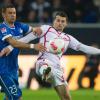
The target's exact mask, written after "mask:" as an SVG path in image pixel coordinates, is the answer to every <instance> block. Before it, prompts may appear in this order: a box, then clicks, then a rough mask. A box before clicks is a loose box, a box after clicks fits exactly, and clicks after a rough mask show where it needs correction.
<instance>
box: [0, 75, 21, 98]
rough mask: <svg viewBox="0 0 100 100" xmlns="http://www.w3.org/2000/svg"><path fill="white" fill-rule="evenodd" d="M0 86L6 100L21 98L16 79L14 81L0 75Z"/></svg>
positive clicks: (8, 76)
mask: <svg viewBox="0 0 100 100" xmlns="http://www.w3.org/2000/svg"><path fill="white" fill-rule="evenodd" d="M0 85H1V87H2V89H3V91H4V93H5V94H6V96H7V97H8V100H18V99H19V98H20V97H21V96H22V91H21V89H20V88H19V84H18V79H14V78H13V77H12V76H10V75H5V74H3V75H0Z"/></svg>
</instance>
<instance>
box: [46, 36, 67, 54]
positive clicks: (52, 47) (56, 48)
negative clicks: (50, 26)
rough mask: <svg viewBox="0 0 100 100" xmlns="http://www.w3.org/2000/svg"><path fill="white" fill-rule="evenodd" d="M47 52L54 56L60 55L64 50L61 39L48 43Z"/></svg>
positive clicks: (63, 43)
mask: <svg viewBox="0 0 100 100" xmlns="http://www.w3.org/2000/svg"><path fill="white" fill-rule="evenodd" d="M48 48H49V52H51V53H54V54H61V53H63V52H64V49H65V42H64V40H63V39H62V38H54V39H52V40H50V41H49V47H48Z"/></svg>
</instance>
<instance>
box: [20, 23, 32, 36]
mask: <svg viewBox="0 0 100 100" xmlns="http://www.w3.org/2000/svg"><path fill="white" fill-rule="evenodd" d="M21 28H22V29H23V33H24V34H27V33H29V32H30V31H31V29H32V27H31V26H29V25H28V24H24V23H21Z"/></svg>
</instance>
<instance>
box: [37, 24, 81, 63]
mask: <svg viewBox="0 0 100 100" xmlns="http://www.w3.org/2000/svg"><path fill="white" fill-rule="evenodd" d="M41 29H42V35H41V37H40V43H42V44H44V46H45V47H47V46H48V42H49V41H50V40H51V39H54V38H57V37H60V38H63V39H64V41H65V51H66V50H67V49H68V48H72V49H74V50H78V47H79V45H80V44H81V43H80V42H79V41H77V40H76V39H75V38H74V37H72V36H71V35H68V34H65V33H63V32H59V31H57V30H56V29H55V28H53V27H52V26H49V25H42V26H41ZM61 56H62V54H59V55H58V54H53V53H49V52H43V53H41V52H40V53H39V58H38V59H48V60H50V61H53V62H54V63H57V64H58V62H59V63H60V61H59V60H60V58H61Z"/></svg>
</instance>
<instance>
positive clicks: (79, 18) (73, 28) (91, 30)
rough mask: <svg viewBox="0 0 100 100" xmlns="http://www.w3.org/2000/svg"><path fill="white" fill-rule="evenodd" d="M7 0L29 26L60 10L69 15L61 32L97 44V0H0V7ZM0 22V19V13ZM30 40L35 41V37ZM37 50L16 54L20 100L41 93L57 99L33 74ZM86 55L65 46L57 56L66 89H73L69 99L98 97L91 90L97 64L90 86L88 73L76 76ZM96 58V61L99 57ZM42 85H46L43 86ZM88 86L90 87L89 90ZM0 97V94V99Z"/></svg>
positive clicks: (99, 82) (99, 74)
mask: <svg viewBox="0 0 100 100" xmlns="http://www.w3.org/2000/svg"><path fill="white" fill-rule="evenodd" d="M9 3H13V4H14V5H15V6H16V9H17V17H18V20H19V21H22V22H25V23H28V24H30V25H32V26H37V25H40V24H45V23H46V24H51V22H52V19H53V16H54V14H55V13H56V12H57V11H62V10H63V11H65V12H66V13H67V14H68V16H69V25H68V28H66V29H65V30H64V32H66V33H68V34H71V35H72V36H74V37H75V38H77V39H78V40H79V41H81V42H82V43H84V44H87V45H97V46H98V48H100V0H0V8H2V6H3V5H5V4H9ZM0 22H2V17H1V16H0ZM32 42H33V43H37V42H38V39H37V40H34V41H32ZM37 54H38V52H36V51H32V50H31V51H27V50H24V51H21V53H20V55H19V67H20V70H19V73H20V74H19V82H20V87H21V88H23V89H24V90H23V94H24V95H23V98H24V100H31V98H35V99H34V100H42V99H41V98H42V97H43V98H44V99H43V100H47V99H48V98H51V99H50V100H59V99H58V98H57V95H56V93H55V92H54V91H53V90H52V89H51V88H52V86H51V84H48V83H45V82H41V79H40V78H39V77H37V75H36V74H35V71H34V63H35V60H36V58H37ZM66 55H67V56H66ZM88 57H89V55H88V56H87V55H85V54H84V53H82V52H76V51H73V50H71V49H69V50H68V51H67V52H66V53H65V54H64V56H63V58H62V60H61V64H62V66H63V67H64V71H65V78H66V80H67V81H68V83H69V87H70V90H75V91H72V92H71V94H72V98H73V100H78V99H79V98H80V97H81V98H83V100H84V99H86V100H90V99H91V100H100V96H99V92H96V91H95V92H94V90H100V64H99V65H98V66H96V67H95V69H93V70H95V71H96V75H95V78H94V80H93V81H94V82H95V84H94V85H93V86H92V87H90V79H91V78H90V76H89V75H88V73H87V75H86V76H85V77H82V78H80V75H82V74H81V73H82V71H83V70H84V68H85V67H86V66H85V64H86V62H87V61H88V60H89V58H88ZM87 58H88V59H87ZM99 59H100V56H99ZM94 60H95V59H94ZM98 62H99V63H100V60H99V61H98ZM92 68H93V67H91V69H92ZM95 71H94V73H95ZM89 74H91V73H89ZM91 76H92V75H91ZM80 84H81V85H80ZM45 87H46V88H47V89H44V88H45ZM90 88H91V89H92V88H93V89H92V90H90ZM30 89H31V90H30ZM41 89H42V90H41ZM83 89H87V90H83ZM33 90H37V91H33ZM38 90H39V91H38ZM51 92H52V94H51ZM43 94H45V96H44V95H43ZM48 96H50V97H48ZM1 97H2V95H1V94H0V100H1ZM88 97H89V98H88ZM26 98H30V99H26ZM54 98H55V99H54ZM48 100H49V99H48Z"/></svg>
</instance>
